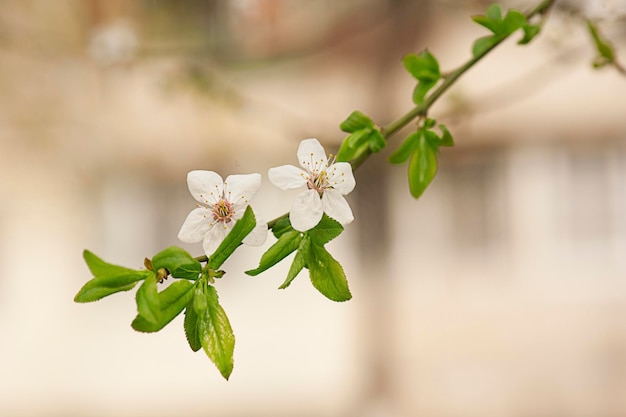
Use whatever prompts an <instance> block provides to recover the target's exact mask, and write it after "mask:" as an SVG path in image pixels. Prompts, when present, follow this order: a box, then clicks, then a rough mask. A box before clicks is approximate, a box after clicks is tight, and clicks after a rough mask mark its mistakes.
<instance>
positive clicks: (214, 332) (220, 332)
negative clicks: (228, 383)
mask: <svg viewBox="0 0 626 417" xmlns="http://www.w3.org/2000/svg"><path fill="white" fill-rule="evenodd" d="M204 294H205V296H206V300H207V308H206V309H205V310H204V312H203V314H201V315H198V324H197V326H198V338H199V339H200V344H201V345H202V348H203V349H204V352H205V353H206V354H207V356H208V357H209V358H210V359H211V361H212V362H213V363H214V364H215V366H217V369H219V371H220V373H221V374H222V376H223V377H224V378H226V379H228V378H229V377H230V374H231V372H232V371H233V365H234V361H233V354H234V351H235V335H234V334H233V329H232V328H231V326H230V321H229V320H228V317H227V316H226V312H224V309H223V308H222V306H221V305H220V304H219V301H218V296H217V291H216V290H215V287H213V286H211V285H208V286H206V287H205V293H204Z"/></svg>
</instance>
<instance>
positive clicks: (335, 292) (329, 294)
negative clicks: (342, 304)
mask: <svg viewBox="0 0 626 417" xmlns="http://www.w3.org/2000/svg"><path fill="white" fill-rule="evenodd" d="M306 264H307V266H308V268H309V276H310V278H311V283H312V284H313V286H314V287H315V288H316V289H317V290H318V291H319V292H320V293H322V295H324V296H325V297H326V298H328V299H330V300H333V301H347V300H349V299H350V298H352V294H350V289H349V288H348V280H347V279H346V274H345V273H344V271H343V268H342V267H341V264H340V263H339V262H337V260H335V258H333V257H332V256H331V255H330V253H328V251H327V250H326V249H325V248H324V247H323V246H319V245H317V244H314V243H312V244H311V245H309V250H308V258H307V261H306Z"/></svg>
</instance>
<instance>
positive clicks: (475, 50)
mask: <svg viewBox="0 0 626 417" xmlns="http://www.w3.org/2000/svg"><path fill="white" fill-rule="evenodd" d="M496 43H498V39H497V38H496V37H495V35H489V36H483V37H482V38H478V39H476V40H475V41H474V44H473V45H472V55H473V56H474V57H477V56H480V55H483V54H484V53H485V52H487V51H488V50H490V49H491V48H492V47H493V46H494V45H495V44H496Z"/></svg>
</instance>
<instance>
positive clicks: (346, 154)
mask: <svg viewBox="0 0 626 417" xmlns="http://www.w3.org/2000/svg"><path fill="white" fill-rule="evenodd" d="M351 136H352V135H351ZM368 147H369V145H368V144H367V143H363V144H361V145H360V146H358V147H352V146H351V145H350V136H348V137H347V138H345V139H344V140H343V142H342V143H341V147H340V148H339V152H337V162H349V161H351V160H353V159H354V158H356V157H357V156H358V155H360V154H361V153H363V152H365V151H366V150H367V148H368Z"/></svg>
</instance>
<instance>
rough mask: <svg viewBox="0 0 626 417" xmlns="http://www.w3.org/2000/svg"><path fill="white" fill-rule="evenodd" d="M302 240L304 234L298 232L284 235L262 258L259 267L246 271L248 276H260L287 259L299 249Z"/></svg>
mask: <svg viewBox="0 0 626 417" xmlns="http://www.w3.org/2000/svg"><path fill="white" fill-rule="evenodd" d="M301 240H302V233H300V232H298V231H297V230H294V231H291V232H287V233H285V234H283V235H282V236H281V237H280V238H279V239H278V240H277V241H276V243H274V244H273V245H272V246H271V247H270V248H269V249H268V250H267V251H266V252H265V253H264V254H263V256H261V261H260V262H259V267H258V268H256V269H251V270H249V271H246V274H248V275H252V276H254V275H258V274H260V273H261V272H263V271H266V270H268V269H269V268H271V267H273V266H274V265H276V264H277V263H278V262H280V261H282V260H283V259H285V258H286V257H287V256H289V254H291V253H292V252H293V251H295V250H296V249H298V246H300V241H301Z"/></svg>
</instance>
